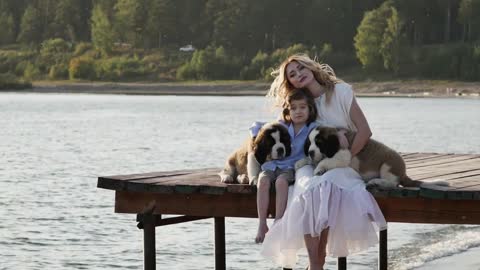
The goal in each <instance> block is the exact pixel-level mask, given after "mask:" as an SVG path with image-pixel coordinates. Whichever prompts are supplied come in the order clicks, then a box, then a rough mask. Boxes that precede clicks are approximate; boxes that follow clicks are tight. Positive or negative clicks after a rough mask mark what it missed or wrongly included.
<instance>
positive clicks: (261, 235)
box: [255, 223, 268, 244]
mask: <svg viewBox="0 0 480 270" xmlns="http://www.w3.org/2000/svg"><path fill="white" fill-rule="evenodd" d="M267 232H268V226H267V224H266V223H261V224H259V225H258V231H257V237H255V243H257V244H259V243H263V239H265V234H266V233H267Z"/></svg>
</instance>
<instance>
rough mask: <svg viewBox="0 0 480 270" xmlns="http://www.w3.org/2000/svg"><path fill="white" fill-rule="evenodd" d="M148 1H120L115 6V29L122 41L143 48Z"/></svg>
mask: <svg viewBox="0 0 480 270" xmlns="http://www.w3.org/2000/svg"><path fill="white" fill-rule="evenodd" d="M146 4H147V1H146V0H119V1H118V2H117V4H116V5H115V21H114V23H115V26H114V27H115V28H116V30H117V33H118V34H119V37H120V39H121V40H122V41H125V42H128V43H130V44H131V45H132V46H135V47H137V48H138V47H143V45H144V41H145V39H144V34H145V33H146V31H147V29H146V27H145V26H146V25H147V16H145V14H147V9H148V7H147V5H146Z"/></svg>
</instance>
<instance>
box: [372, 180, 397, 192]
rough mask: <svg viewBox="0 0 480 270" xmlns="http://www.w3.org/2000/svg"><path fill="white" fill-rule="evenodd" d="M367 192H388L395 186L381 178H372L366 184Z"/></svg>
mask: <svg viewBox="0 0 480 270" xmlns="http://www.w3.org/2000/svg"><path fill="white" fill-rule="evenodd" d="M366 186H367V189H368V190H389V189H394V188H396V185H395V184H394V183H392V182H391V181H388V180H386V179H382V178H374V179H372V180H370V181H368V182H367V185H366Z"/></svg>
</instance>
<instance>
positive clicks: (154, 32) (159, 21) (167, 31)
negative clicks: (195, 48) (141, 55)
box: [146, 0, 177, 48]
mask: <svg viewBox="0 0 480 270" xmlns="http://www.w3.org/2000/svg"><path fill="white" fill-rule="evenodd" d="M146 27H147V31H146V35H147V37H146V38H147V39H148V43H149V45H150V46H151V47H157V48H159V47H162V46H165V45H169V44H172V43H174V42H175V40H176V32H177V23H176V16H175V1H174V0H150V2H149V8H148V19H147V26H146Z"/></svg>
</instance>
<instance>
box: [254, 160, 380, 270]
mask: <svg viewBox="0 0 480 270" xmlns="http://www.w3.org/2000/svg"><path fill="white" fill-rule="evenodd" d="M312 175H313V168H312V167H311V166H305V167H303V168H301V169H299V170H298V171H297V172H296V182H295V185H294V186H293V187H291V189H290V191H289V196H288V202H287V209H286V211H285V214H284V216H283V218H282V219H280V220H278V221H277V222H275V223H274V224H273V225H272V227H271V228H270V230H269V232H268V233H267V234H266V236H265V241H264V242H263V245H262V249H261V254H262V255H263V256H264V257H266V258H268V259H270V260H272V261H273V262H274V263H276V264H277V265H279V266H282V267H286V268H293V267H294V266H295V264H296V261H297V252H298V251H299V250H300V249H302V248H305V243H304V235H306V234H309V235H311V236H313V237H316V236H320V233H321V232H322V230H324V229H326V228H329V233H328V244H327V254H328V255H329V256H332V257H346V256H348V255H351V254H353V253H356V252H359V251H363V250H366V249H367V248H369V247H371V246H374V245H376V244H377V243H378V236H377V232H379V231H381V230H384V229H386V228H387V223H386V221H385V218H384V217H383V214H382V212H381V211H380V208H379V207H378V205H377V202H376V201H375V199H374V198H373V196H372V195H371V194H370V192H368V191H367V190H366V189H365V184H364V182H363V180H362V179H361V177H360V175H359V174H358V173H357V172H356V171H355V170H353V169H351V168H338V169H333V170H330V171H328V172H326V173H325V174H323V175H322V176H312Z"/></svg>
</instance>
